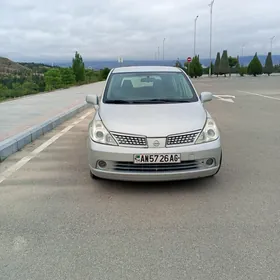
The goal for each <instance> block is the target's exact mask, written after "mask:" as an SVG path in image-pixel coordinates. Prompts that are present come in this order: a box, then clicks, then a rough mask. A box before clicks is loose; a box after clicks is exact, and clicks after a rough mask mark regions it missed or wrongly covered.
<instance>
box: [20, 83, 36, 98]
mask: <svg viewBox="0 0 280 280" xmlns="http://www.w3.org/2000/svg"><path fill="white" fill-rule="evenodd" d="M38 90H39V86H38V85H37V84H35V83H33V82H30V81H26V82H24V83H23V84H22V93H23V95H27V94H34V93H37V92H38Z"/></svg>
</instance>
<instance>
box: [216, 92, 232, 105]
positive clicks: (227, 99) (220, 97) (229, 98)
mask: <svg viewBox="0 0 280 280" xmlns="http://www.w3.org/2000/svg"><path fill="white" fill-rule="evenodd" d="M213 96H214V97H216V98H217V99H218V100H221V101H225V102H230V103H234V100H233V99H234V98H235V96H234V95H216V94H215V95H213Z"/></svg>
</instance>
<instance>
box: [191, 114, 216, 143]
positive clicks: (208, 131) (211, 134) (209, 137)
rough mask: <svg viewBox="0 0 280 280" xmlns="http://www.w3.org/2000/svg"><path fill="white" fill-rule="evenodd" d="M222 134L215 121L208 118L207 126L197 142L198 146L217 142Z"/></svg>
mask: <svg viewBox="0 0 280 280" xmlns="http://www.w3.org/2000/svg"><path fill="white" fill-rule="evenodd" d="M219 136H220V133H219V130H218V128H217V126H216V124H215V122H214V120H213V119H211V118H207V120H206V123H205V126H204V128H203V130H202V132H201V133H200V135H199V137H198V138H197V140H196V142H195V143H196V144H201V143H206V142H211V141H215V140H217V139H218V138H219Z"/></svg>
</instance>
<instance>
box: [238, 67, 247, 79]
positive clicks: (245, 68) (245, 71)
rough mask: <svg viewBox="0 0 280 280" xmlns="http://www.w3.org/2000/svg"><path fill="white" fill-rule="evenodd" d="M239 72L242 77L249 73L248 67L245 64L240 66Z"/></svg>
mask: <svg viewBox="0 0 280 280" xmlns="http://www.w3.org/2000/svg"><path fill="white" fill-rule="evenodd" d="M238 73H239V75H240V76H241V77H243V76H244V75H245V74H247V67H245V66H240V67H239V68H238Z"/></svg>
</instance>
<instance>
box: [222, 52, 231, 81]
mask: <svg viewBox="0 0 280 280" xmlns="http://www.w3.org/2000/svg"><path fill="white" fill-rule="evenodd" d="M229 72H230V69H229V61H228V54H227V51H226V50H224V51H223V54H222V58H221V62H220V74H223V75H225V77H226V75H227V74H229Z"/></svg>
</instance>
